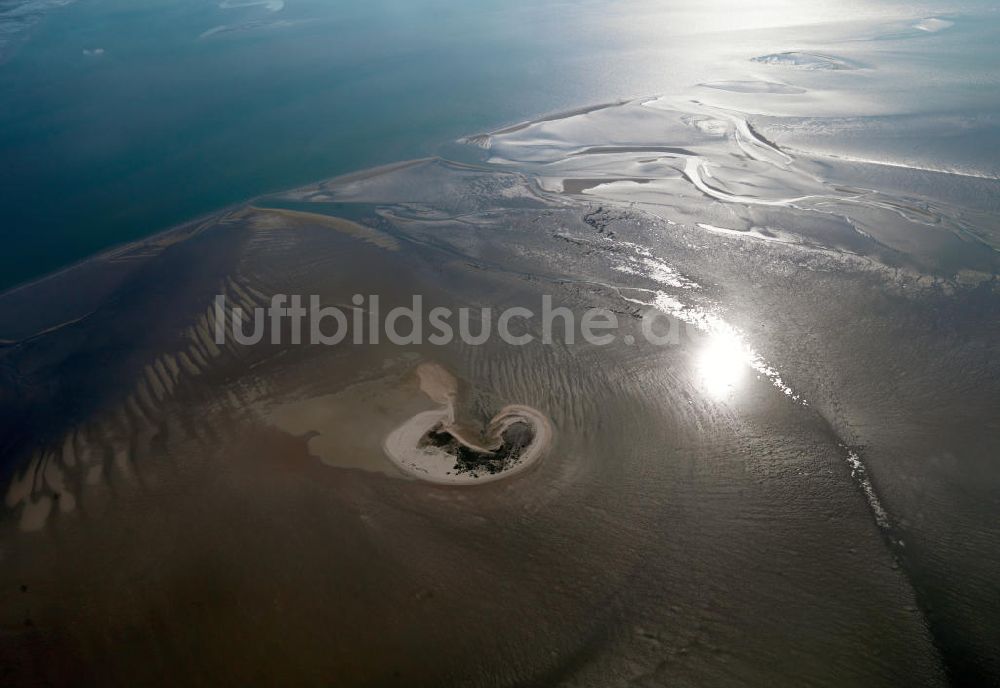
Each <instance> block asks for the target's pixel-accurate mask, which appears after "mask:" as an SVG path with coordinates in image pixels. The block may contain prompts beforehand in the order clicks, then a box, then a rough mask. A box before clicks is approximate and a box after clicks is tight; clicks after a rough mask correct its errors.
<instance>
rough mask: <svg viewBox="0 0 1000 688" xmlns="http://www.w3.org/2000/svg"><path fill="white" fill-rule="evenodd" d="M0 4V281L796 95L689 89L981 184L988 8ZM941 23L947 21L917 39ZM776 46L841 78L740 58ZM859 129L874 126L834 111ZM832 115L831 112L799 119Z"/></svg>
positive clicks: (719, 1)
mask: <svg viewBox="0 0 1000 688" xmlns="http://www.w3.org/2000/svg"><path fill="white" fill-rule="evenodd" d="M11 7H12V9H11V11H9V12H7V13H0V34H2V32H3V31H9V32H10V37H9V38H8V39H7V40H6V42H5V43H4V42H3V41H4V39H3V38H2V37H0V55H3V56H5V57H4V59H3V61H2V62H0V102H2V103H3V105H2V107H0V159H2V160H3V161H4V163H5V164H4V165H2V166H0V218H2V226H3V227H4V238H5V240H6V242H7V243H6V247H7V248H6V250H4V251H3V252H0V288H6V287H10V286H12V285H14V284H17V283H20V282H23V281H25V280H29V279H32V278H35V277H38V276H40V275H42V274H45V273H47V272H49V271H51V270H53V269H56V268H59V267H62V266H64V265H67V264H70V263H73V262H75V261H77V260H80V259H82V258H85V257H87V256H89V255H91V254H93V253H94V252H96V251H97V250H100V249H103V248H106V247H108V246H111V245H116V244H119V243H121V242H124V241H128V240H134V239H138V238H140V237H143V236H148V235H149V234H150V233H152V232H154V231H158V230H161V229H165V228H167V227H169V226H171V225H173V224H176V223H178V222H181V221H185V220H189V219H191V218H193V217H197V216H199V215H201V214H204V213H208V212H211V211H213V210H215V209H217V208H219V207H223V206H226V205H228V204H231V203H238V202H242V201H244V200H245V199H247V198H249V197H252V196H255V195H257V194H260V193H265V192H273V191H278V190H281V189H287V188H291V187H293V186H296V185H300V184H304V183H307V182H309V181H311V180H314V179H319V178H324V177H329V176H332V175H334V174H340V173H345V172H349V171H351V170H356V169H361V168H365V167H369V166H372V165H377V164H384V163H389V162H392V161H394V160H402V159H408V158H414V157H420V156H424V155H428V154H433V153H436V152H438V151H439V150H440V149H441V146H443V145H446V144H447V143H448V142H449V141H452V140H453V139H455V138H457V137H459V136H462V135H465V134H468V133H469V132H471V131H480V130H488V129H492V128H497V127H500V126H501V125H503V124H505V123H509V122H513V121H518V120H522V119H525V118H528V117H531V116H533V115H535V114H537V113H543V112H547V111H556V110H565V109H571V108H574V107H580V106H587V105H591V104H594V103H601V102H607V101H612V100H615V99H619V98H635V97H641V96H646V95H650V94H669V95H677V94H687V93H689V92H690V91H691V89H693V88H695V87H696V85H697V84H700V83H713V82H727V81H739V82H748V81H754V82H756V81H768V82H775V83H785V84H787V85H790V86H793V87H795V88H798V89H806V91H807V93H804V94H801V93H800V94H798V95H785V96H783V97H782V98H762V97H761V95H760V94H758V93H742V94H739V93H734V94H731V99H730V100H720V99H719V97H720V96H721V94H722V92H715V93H712V92H711V91H710V90H708V89H701V90H703V91H705V94H704V96H703V97H705V98H708V97H709V96H710V95H711V96H712V97H713V100H714V101H715V102H717V103H730V104H731V105H732V106H733V107H736V108H737V109H740V110H744V111H752V112H761V113H768V114H796V115H799V116H801V117H804V118H808V119H806V120H804V121H803V122H802V123H801V124H800V125H799V126H798V128H797V133H798V134H800V135H803V136H805V137H806V138H805V142H807V143H809V144H810V145H822V146H824V147H825V148H827V149H828V150H829V151H830V152H838V153H849V154H850V155H853V156H859V155H860V156H862V157H865V158H866V159H875V160H878V161H886V162H898V163H903V164H907V165H919V166H928V167H932V168H935V169H938V168H944V169H954V170H958V171H963V172H967V173H973V174H986V175H990V176H993V177H995V176H997V174H998V170H997V167H996V156H995V155H993V154H992V150H993V149H994V148H995V146H996V145H997V143H996V142H997V140H998V139H997V131H998V129H997V120H996V112H997V111H998V110H1000V102H998V100H997V95H996V94H997V93H998V92H1000V88H998V84H997V74H1000V64H998V60H1000V57H998V55H997V51H996V50H995V49H994V40H993V39H994V36H995V33H996V27H997V22H998V17H997V13H996V10H995V8H994V7H992V6H991V5H990V3H988V2H972V1H966V2H950V3H946V4H944V5H942V4H941V3H894V2H871V1H864V2H861V1H855V2H850V3H836V4H826V3H818V2H793V1H792V0H771V1H769V2H766V3H754V4H752V5H747V4H746V3H743V2H735V1H730V0H713V1H712V2H690V1H685V2H671V3H667V4H664V3H661V2H654V1H652V0H649V1H644V2H630V3H628V4H627V6H626V5H625V4H622V3H615V2H606V1H591V2H583V3H574V4H573V5H572V6H569V5H566V4H565V3H561V2H541V3H540V2H526V1H524V2H521V1H518V2H510V1H507V2H503V3H499V2H487V3H482V2H477V3H474V4H468V3H445V2H440V1H439V0H417V1H412V0H411V1H410V2H405V3H403V2H397V1H393V0H380V1H378V2H364V3H331V2H324V1H321V0H297V1H295V2H287V3H281V2H276V3H264V2H261V3H223V4H222V5H221V6H220V5H217V4H215V3H212V2H202V1H201V0H197V1H194V0H183V1H180V2H169V3H168V2H154V3H149V2H146V3H141V4H139V5H137V4H136V3H134V2H123V0H88V2H70V3H62V2H55V3H52V2H42V1H38V2H36V1H32V2H13V3H12V4H11ZM15 10H16V11H15ZM938 16H942V17H943V18H944V19H947V20H948V21H950V22H952V23H951V25H950V26H947V27H946V28H943V29H941V30H938V31H934V32H929V31H926V30H921V29H918V28H915V27H916V25H917V24H919V23H920V22H922V21H928V20H931V19H934V18H936V17H938ZM4 46H5V47H4ZM784 51H798V52H801V53H803V54H813V53H818V54H822V55H827V56H832V57H833V58H834V59H838V60H846V61H849V63H850V64H852V65H853V64H858V65H860V68H859V69H855V70H804V69H798V68H795V67H794V66H788V64H787V63H786V62H779V63H778V64H771V63H761V62H754V61H753V60H754V59H755V58H760V57H762V56H768V55H774V54H776V53H778V52H784ZM875 114H878V115H882V116H884V117H885V120H883V121H884V126H882V127H880V128H878V129H877V130H875V129H872V128H871V127H870V126H869V124H868V123H867V122H859V121H858V120H856V119H852V118H856V117H858V116H859V115H875ZM833 115H836V116H838V117H841V118H846V119H844V120H835V121H830V120H825V119H820V120H816V119H814V118H823V117H828V116H833ZM898 118H907V121H906V124H905V126H902V127H900V126H898V125H897V122H898V121H899V119H898ZM942 131H948V132H949V133H948V135H947V136H945V137H941V136H935V135H934V133H935V132H937V133H940V132H942ZM54 200H56V201H57V202H53V201H54Z"/></svg>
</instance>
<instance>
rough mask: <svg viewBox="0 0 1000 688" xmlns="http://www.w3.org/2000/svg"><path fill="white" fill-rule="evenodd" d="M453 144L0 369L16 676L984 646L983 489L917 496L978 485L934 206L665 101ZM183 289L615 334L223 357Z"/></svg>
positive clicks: (690, 674)
mask: <svg viewBox="0 0 1000 688" xmlns="http://www.w3.org/2000/svg"><path fill="white" fill-rule="evenodd" d="M488 145H489V148H488V149H487V150H485V152H484V153H483V155H484V157H485V158H487V159H488V160H489V162H486V161H484V162H483V163H482V164H478V165H475V164H469V163H465V164H454V163H451V162H448V161H445V160H437V159H428V160H424V161H419V162H411V163H407V164H403V165H398V166H392V167H388V168H383V169H382V170H380V171H369V172H366V173H363V174H360V175H356V176H353V177H351V178H348V179H345V180H343V181H342V182H340V183H338V182H336V181H331V182H323V183H321V184H318V185H313V186H312V187H308V188H307V189H299V190H294V191H292V192H290V193H288V194H284V195H277V196H274V197H270V198H267V199H260V200H259V201H258V202H257V205H256V206H255V207H246V208H243V209H239V210H235V211H231V212H227V213H225V214H220V215H219V216H218V218H217V220H216V221H215V223H214V224H212V223H209V224H204V223H203V224H202V225H201V226H200V229H199V231H198V232H195V233H191V232H188V233H186V234H184V236H183V237H182V238H181V239H179V240H178V241H176V242H173V243H172V244H171V249H170V251H169V252H160V253H156V252H149V253H146V254H143V255H142V256H141V257H136V258H135V261H136V263H137V265H140V266H142V270H140V271H138V272H136V273H134V274H133V277H132V278H131V281H130V282H129V283H128V284H127V285H126V286H122V287H117V288H116V287H114V286H113V285H112V286H107V284H111V282H108V283H105V286H104V287H103V288H104V289H108V290H110V291H109V292H108V296H107V298H105V297H104V296H101V297H100V298H94V299H91V301H93V303H94V305H95V307H94V308H93V309H92V310H93V312H92V314H91V315H89V316H88V317H86V318H84V319H82V320H79V321H78V322H74V323H71V324H68V325H67V326H65V327H62V328H59V329H57V330H52V331H49V332H46V333H44V334H42V335H40V336H39V337H36V338H34V339H32V340H31V341H30V342H24V343H19V344H16V345H14V346H10V347H5V348H4V349H3V350H2V351H0V363H2V366H0V371H2V374H3V375H4V376H5V377H4V380H5V381H10V382H11V383H12V384H15V385H18V387H17V388H18V389H19V390H24V391H25V392H26V393H25V394H24V395H22V396H20V397H18V399H17V401H16V402H15V401H14V400H13V398H12V397H11V396H0V404H2V406H0V411H2V413H0V424H2V425H0V428H2V429H3V430H4V433H3V436H4V437H9V438H13V439H12V440H8V446H9V447H10V450H9V455H10V456H11V457H12V458H11V461H12V462H14V463H15V464H16V466H17V468H16V469H15V470H14V472H13V474H12V475H11V477H10V480H9V483H8V485H7V486H6V489H5V497H6V504H7V507H8V510H7V512H6V517H5V518H4V519H2V520H0V546H2V551H3V556H4V563H5V566H4V568H3V570H2V571H0V579H2V580H0V587H2V588H3V589H7V590H13V591H19V590H21V587H20V586H25V587H26V589H27V592H15V593H12V594H11V596H10V599H9V603H8V604H5V605H3V606H2V609H0V623H2V624H3V626H4V628H7V629H10V630H9V633H8V636H7V638H6V641H5V643H4V644H3V646H2V647H0V659H5V658H9V657H19V656H23V655H24V653H26V652H29V651H30V652H31V653H33V654H32V656H34V657H38V658H40V659H39V662H40V663H39V664H38V665H31V666H26V665H24V664H17V663H13V662H5V666H12V667H14V669H13V670H14V672H15V673H14V675H13V679H12V681H13V682H14V683H18V682H20V683H25V684H31V683H38V682H39V677H40V676H41V675H42V669H40V668H39V667H44V669H45V671H46V672H59V671H62V672H63V675H67V676H72V677H73V680H74V681H75V682H76V683H91V684H108V683H114V682H116V681H119V682H120V681H121V680H123V679H122V677H125V679H127V680H128V681H129V682H130V683H131V684H133V685H183V684H187V683H192V682H199V681H201V682H204V681H210V682H214V683H224V682H226V681H233V680H236V681H238V682H241V683H253V682H255V681H258V682H259V681H265V682H273V683H284V684H289V683H294V684H296V685H299V684H307V685H308V684H322V683H323V682H324V681H329V679H330V677H331V676H334V677H336V678H337V680H338V682H340V683H343V684H345V685H364V684H369V685H372V684H375V685H377V684H390V685H391V683H392V681H394V680H396V679H394V678H393V677H392V672H394V671H398V672H399V681H402V682H404V683H405V684H409V685H435V686H439V685H440V686H445V685H459V684H463V683H464V684H468V683H474V682H475V681H476V680H478V679H477V677H479V678H482V677H489V681H490V682H491V683H492V684H495V685H524V684H526V683H527V684H530V683H535V684H541V685H547V684H551V683H559V682H564V683H570V682H573V683H576V684H578V685H588V686H602V687H603V686H606V685H608V684H609V683H610V682H613V681H610V680H609V677H615V680H618V679H619V678H622V677H625V678H624V679H623V680H625V679H627V680H632V681H633V682H635V683H651V684H657V683H664V684H670V683H681V684H690V685H713V686H715V685H720V686H724V685H737V684H739V685H745V684H761V685H817V686H831V687H833V686H837V687H839V686H842V685H845V684H854V685H865V686H887V687H889V686H898V685H901V684H906V685H914V686H942V685H946V684H947V678H946V670H948V671H952V670H953V668H954V667H959V668H962V667H967V666H969V665H963V664H962V662H963V661H964V660H963V659H962V657H963V655H962V654H961V650H962V648H966V647H975V648H983V647H986V646H987V645H988V642H989V638H988V637H986V636H985V635H983V634H982V633H980V632H979V631H978V630H977V629H983V628H990V627H991V624H992V623H993V622H994V620H995V619H997V618H1000V610H998V609H997V607H996V599H995V596H993V595H992V587H991V586H990V584H989V581H991V580H995V577H994V576H992V574H993V573H996V572H997V571H1000V561H998V560H997V559H996V557H995V556H994V555H993V553H994V552H995V551H996V549H995V547H994V546H993V545H994V544H995V542H996V541H997V536H998V533H997V531H996V528H995V527H994V525H993V523H992V522H991V521H989V520H988V519H984V518H983V516H984V515H985V514H989V513H991V512H990V511H989V509H991V508H992V507H991V505H992V501H991V500H992V499H993V497H994V494H993V491H992V490H991V488H990V483H989V480H988V479H987V480H981V481H979V482H977V483H976V484H968V485H963V489H962V490H961V491H960V492H952V490H953V488H954V486H955V485H956V484H957V483H956V481H961V480H962V479H963V478H962V476H966V475H969V474H970V473H969V471H970V470H971V474H976V475H982V476H987V478H988V477H989V476H990V475H992V474H991V473H990V471H991V470H992V468H991V466H992V457H993V456H995V452H994V451H993V449H994V448H995V447H994V446H993V445H994V444H995V438H994V437H993V436H992V435H990V434H986V435H984V434H983V433H982V428H983V427H989V423H990V422H991V419H992V416H993V409H994V406H995V398H996V390H995V389H994V387H995V385H993V383H992V381H993V380H995V379H996V377H995V375H994V372H995V371H994V369H995V361H994V360H993V357H991V356H990V352H991V351H992V348H991V346H992V343H993V342H995V341H996V338H997V336H998V333H997V332H996V331H995V330H996V326H997V323H1000V313H998V308H1000V306H998V304H997V297H996V293H995V291H996V290H995V284H994V283H995V280H996V277H995V276H996V262H997V258H996V256H995V255H994V254H993V252H991V251H989V250H988V249H987V247H985V246H984V245H983V244H982V243H981V242H974V241H970V240H969V236H970V234H971V233H972V232H973V230H975V231H981V223H979V222H978V219H977V218H979V217H980V216H979V215H976V214H974V213H970V212H968V211H967V209H966V208H964V206H962V205H961V204H960V203H959V202H958V200H956V199H960V198H961V196H960V195H958V194H957V193H954V190H955V189H956V188H958V185H961V184H965V183H970V180H968V179H967V178H957V180H955V181H953V182H952V184H947V185H946V184H940V183H936V184H930V182H928V185H929V186H931V187H933V190H935V191H936V192H937V193H938V195H937V196H932V195H927V196H921V197H916V196H914V195H913V194H903V193H900V192H899V191H898V190H894V189H893V188H889V187H886V188H883V186H882V184H881V182H882V181H883V180H886V179H889V180H891V179H892V177H887V176H886V175H890V174H895V172H894V171H892V170H887V168H886V167H885V166H875V165H873V166H869V167H864V168H863V169H856V168H855V169H854V171H853V174H848V173H846V172H843V171H840V170H838V169H837V168H836V167H835V165H834V163H833V162H831V161H830V160H828V159H818V160H817V159H811V158H809V156H807V155H806V154H804V153H802V152H801V151H799V150H797V149H793V148H791V147H788V146H785V145H784V144H783V142H782V140H781V137H780V136H774V135H773V130H772V129H767V128H765V127H763V126H761V127H758V126H756V122H751V121H750V118H748V117H746V116H743V115H740V114H738V113H735V112H733V111H729V110H723V109H721V108H716V107H712V106H710V105H708V104H705V103H690V102H686V103H677V102H674V101H671V100H669V99H656V100H653V101H649V100H647V101H641V102H640V101H636V102H630V103H625V104H622V105H618V106H611V107H604V108H601V109H596V110H592V111H589V112H587V113H586V114H579V115H576V116H567V117H565V118H562V119H558V120H548V121H542V122H536V123H529V124H526V125H525V126H523V127H521V128H518V129H516V130H514V131H510V132H508V133H504V134H496V133H495V134H493V135H490V140H489V144H488ZM653 149H655V150H653ZM665 149H669V150H665ZM581 151H583V152H582V153H581ZM831 170H832V171H836V172H837V174H839V175H840V177H838V178H837V179H836V180H835V181H832V180H831V179H830V177H829V175H831V174H833V172H831ZM908 173H912V174H921V173H920V172H919V171H908ZM845 176H846V177H849V178H847V179H844V178H842V177H845ZM542 178H545V179H550V180H554V182H555V181H558V182H559V183H558V184H557V183H553V184H552V185H550V186H547V185H545V184H541V183H540V182H539V180H540V179H542ZM935 179H939V177H936V178H935ZM594 180H603V181H601V182H598V183H594ZM640 182H641V183H640ZM850 182H853V183H850ZM977 183H978V182H977ZM550 189H551V190H550ZM576 190H578V191H579V192H580V193H581V194H583V195H578V194H574V193H573V192H574V191H576ZM303 199H311V200H303ZM414 199H418V200H417V201H415V200H414ZM293 202H294V203H296V204H302V206H301V207H304V208H306V209H308V205H307V204H308V203H310V202H316V203H317V204H324V205H317V209H318V210H320V209H323V210H324V211H325V210H329V209H330V207H331V206H330V205H329V204H330V203H333V202H335V203H338V204H341V205H339V206H338V207H339V208H341V209H343V211H344V214H345V215H347V216H348V217H346V218H343V219H340V218H331V217H330V216H329V215H324V214H323V212H317V213H311V212H307V211H305V210H304V211H299V210H298V209H296V210H285V209H278V210H274V209H271V208H267V207H264V206H267V205H268V204H273V205H280V204H282V203H286V204H289V203H293ZM331 222H332V224H331ZM345 222H346V223H349V224H348V225H347V229H344V224H343V223H345ZM366 222H371V223H373V224H375V223H378V226H380V227H383V226H384V227H387V232H386V233H379V234H378V236H377V240H375V239H376V237H373V236H372V235H371V234H370V233H369V232H368V231H367V226H366V225H365V223H366ZM354 225H359V226H362V227H365V229H364V231H362V230H360V229H358V227H356V226H354ZM331 228H333V229H336V230H338V231H330V229H331ZM389 232H391V235H390V234H389ZM383 234H384V237H388V238H390V239H392V242H393V245H394V246H395V247H396V248H397V249H398V250H386V248H387V247H388V244H387V243H386V242H385V241H383V238H384V237H383ZM397 237H398V238H397ZM87 269H92V270H94V271H95V274H99V272H100V270H101V269H108V270H116V269H118V267H117V266H113V265H101V266H91V267H90V268H87ZM70 277H71V275H69V274H68V275H66V276H65V277H64V278H65V279H70ZM56 281H57V282H58V280H56ZM54 288H58V284H56V283H51V284H49V285H47V286H46V289H54ZM219 293H224V294H226V295H227V298H231V301H232V305H239V306H240V307H253V306H260V305H263V304H266V303H267V302H268V301H269V298H270V296H271V295H272V294H278V293H281V294H292V293H299V294H317V295H319V296H321V297H322V299H323V302H324V303H326V304H339V305H341V306H345V307H346V304H350V303H351V296H352V294H355V293H362V294H379V295H380V296H381V298H382V308H383V310H384V311H385V310H388V309H389V308H391V307H393V306H395V305H404V304H409V303H410V299H411V297H412V295H413V294H415V293H418V294H421V295H423V296H424V298H425V301H426V303H427V304H428V305H429V306H430V305H445V306H448V307H450V308H459V307H480V306H483V305H489V306H491V307H492V308H494V309H495V311H494V314H495V313H496V312H499V310H500V309H503V308H506V307H511V306H515V305H516V306H523V307H530V308H534V309H538V308H539V304H540V299H541V296H542V295H544V294H548V295H550V296H552V297H553V301H554V304H555V305H557V306H563V307H566V308H568V309H570V311H571V312H572V313H575V314H577V315H579V314H582V313H583V312H584V311H585V310H586V309H589V308H593V307H601V308H606V309H608V310H609V311H610V312H613V313H615V314H616V315H617V317H618V318H619V322H620V328H621V334H628V335H629V336H630V337H631V339H625V338H624V337H620V338H616V339H615V341H614V342H612V343H610V344H608V345H602V346H598V345H592V344H588V343H586V341H583V340H581V339H579V338H577V339H576V340H574V341H573V342H572V343H569V342H568V341H561V340H560V341H557V342H555V343H553V344H551V345H545V344H542V343H540V342H535V343H533V344H529V345H525V346H522V347H513V346H509V345H506V344H503V343H502V342H499V341H495V340H492V339H491V340H488V341H487V342H486V343H484V344H483V345H480V346H473V345H464V344H462V343H460V342H458V341H454V342H452V343H451V344H449V345H446V346H432V345H430V344H427V343H425V344H419V345H418V344H415V345H409V346H395V345H391V344H387V343H386V342H385V341H381V342H380V343H379V344H377V345H367V344H366V345H353V344H351V343H349V341H347V342H344V343H342V344H340V345H336V346H293V345H289V344H287V342H288V339H287V338H283V339H282V340H281V343H269V342H264V343H262V344H261V345H259V346H240V347H237V346H229V345H226V346H218V345H215V344H214V334H215V333H214V331H213V330H214V326H215V325H216V324H218V323H217V322H216V317H217V316H216V314H215V313H214V312H213V311H212V310H211V307H212V304H213V303H214V298H215V296H216V295H218V294H219ZM84 300H87V299H84ZM22 305H23V302H22ZM0 306H2V302H0ZM11 308H12V311H11V312H20V311H18V310H17V309H18V308H21V306H18V307H17V308H14V307H13V306H11ZM367 312H368V311H364V310H363V311H362V313H363V314H364V313H367ZM944 312H947V313H952V314H955V317H954V318H949V319H948V320H947V321H946V322H943V321H942V319H941V313H944ZM0 314H2V313H0ZM646 315H651V317H655V323H656V328H657V329H656V330H655V331H656V332H657V333H660V334H663V333H665V332H666V331H667V330H669V328H670V327H674V328H675V329H676V331H677V332H678V333H679V337H678V338H677V339H676V340H675V341H674V342H673V343H667V344H665V345H655V344H653V343H651V342H649V341H647V340H646V339H645V338H644V336H643V333H642V329H641V325H642V318H643V316H646ZM228 320H229V316H227V321H228ZM525 328H526V331H528V332H530V333H533V334H535V335H539V334H540V328H541V325H540V324H539V323H538V321H537V320H531V321H527V322H526V323H525ZM206 337H207V338H208V339H207V341H206ZM955 342H961V345H960V346H956V345H955ZM210 345H213V346H210ZM109 351H110V352H114V354H115V355H110V356H109V355H108V352H109ZM914 370H920V371H921V374H920V375H906V374H904V373H905V372H907V371H914ZM65 399H73V400H75V403H74V405H73V406H72V407H71V408H69V411H71V414H70V413H68V410H67V409H68V407H67V405H66V403H65V401H64V400H65ZM85 456H86V457H87V458H86V459H85V458H84V457H85ZM944 456H948V457H951V458H949V459H948V460H947V461H945V460H943V459H941V457H944ZM456 466H457V468H456ZM529 468H530V470H529ZM491 469H499V470H491ZM473 474H475V475H477V476H478V477H472V475H473ZM915 476H916V477H918V478H919V480H918V481H916V482H915V480H914V477H915ZM415 478H416V479H415ZM443 483H447V485H443ZM473 484H474V485H475V487H474V488H473V487H471V485H473ZM914 485H919V487H920V489H919V490H916V491H915V490H914ZM956 528H958V529H960V530H961V532H963V533H966V534H967V536H968V537H966V538H962V539H956V538H954V537H953V533H954V532H955V529H956ZM137 543H140V544H141V546H138V545H137ZM109 562H113V564H114V565H113V566H110V565H109ZM941 562H947V569H948V570H951V569H952V568H953V567H955V566H958V567H960V568H961V569H962V570H965V571H969V572H970V575H969V576H967V577H963V578H962V579H961V580H950V579H948V577H947V575H946V573H947V571H946V570H945V569H943V568H941V567H942V564H941ZM943 580H947V581H948V583H947V584H945V585H943V584H942V581H943ZM150 619H155V623H152V622H150ZM26 620H30V624H27V623H26ZM955 629H958V630H955ZM121 638H128V642H127V644H128V648H129V652H128V653H123V652H121V647H122V643H121V640H120V639H121ZM234 638H237V639H238V643H237V645H238V648H237V649H234V645H233V639H234ZM873 647H877V648H878V653H874V652H873V651H872V648H873ZM978 656H979V657H984V658H985V659H983V660H981V661H980V662H979V664H976V665H974V666H973V669H976V668H978V667H980V666H982V667H985V669H984V671H989V669H990V665H989V664H988V662H989V661H990V656H991V655H990V654H989V651H988V650H981V651H979V655H978ZM387 658H390V659H391V662H390V663H389V664H387ZM831 658H836V660H833V659H831ZM234 667H235V668H234ZM234 672H236V674H237V675H236V678H235V679H234ZM45 675H46V676H47V675H49V674H48V673H46V674H45ZM272 678H273V679H274V680H273V681H271V680H270V679H272ZM397 682H398V681H397Z"/></svg>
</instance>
